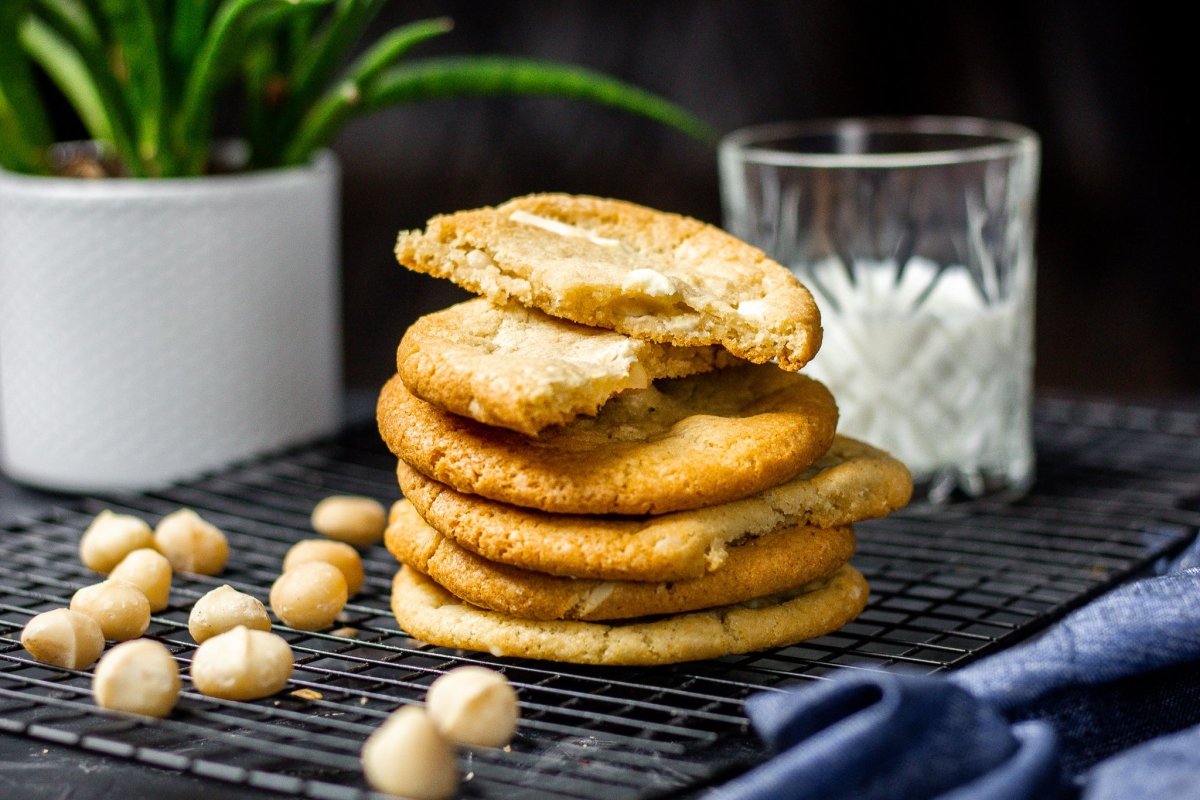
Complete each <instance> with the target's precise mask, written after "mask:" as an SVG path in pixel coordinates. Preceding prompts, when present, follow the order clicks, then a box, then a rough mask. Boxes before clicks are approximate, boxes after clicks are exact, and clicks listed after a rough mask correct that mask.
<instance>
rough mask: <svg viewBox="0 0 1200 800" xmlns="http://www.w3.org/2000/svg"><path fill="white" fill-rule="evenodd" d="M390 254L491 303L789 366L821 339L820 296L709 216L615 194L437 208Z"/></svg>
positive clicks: (546, 196)
mask: <svg viewBox="0 0 1200 800" xmlns="http://www.w3.org/2000/svg"><path fill="white" fill-rule="evenodd" d="M396 257H397V259H398V260H399V261H400V263H401V264H403V265H404V266H406V267H409V268H410V269H414V270H416V271H418V272H425V273H429V274H430V275H434V276H437V277H439V278H449V279H450V280H452V281H454V282H455V283H458V284H459V285H461V286H463V287H465V288H466V289H468V290H470V291H472V292H475V293H476V294H481V295H483V296H485V297H488V298H490V299H491V300H492V301H494V302H496V303H501V302H504V301H505V300H509V299H512V300H516V301H517V302H519V303H521V304H523V305H526V306H530V307H533V308H539V309H541V310H542V311H545V312H546V313H547V314H550V315H551V316H554V317H560V318H562V319H569V320H572V321H573V322H578V323H580V324H583V325H593V326H596V327H600V328H611V329H613V330H617V331H620V332H621V333H625V334H628V335H630V336H634V337H636V338H639V339H650V340H652V341H656V342H666V343H669V344H676V345H690V346H695V345H713V344H719V345H722V346H723V347H725V348H726V349H727V350H729V351H730V352H731V353H733V354H734V355H736V356H740V357H742V358H745V359H749V360H750V361H754V362H756V363H762V362H765V361H771V360H776V361H778V363H779V364H780V366H782V367H783V368H784V369H788V370H798V369H800V368H801V367H803V366H804V365H805V364H806V363H807V362H808V361H809V360H810V359H811V358H812V357H813V355H815V354H816V352H817V348H818V347H820V343H821V318H820V314H819V312H818V311H817V306H816V303H814V302H813V298H812V295H811V294H809V291H808V290H807V289H806V288H805V287H804V286H803V285H801V284H800V282H799V281H798V280H796V277H795V276H794V275H792V273H791V272H790V271H788V270H787V269H786V268H785V267H783V266H781V265H780V264H777V263H775V262H774V261H772V260H771V259H770V258H768V257H767V256H766V254H765V253H763V252H762V251H761V250H759V249H758V248H756V247H752V246H751V245H748V244H746V243H745V242H742V241H740V240H738V239H735V238H734V237H732V236H730V235H729V234H727V233H725V232H724V231H722V230H720V229H719V228H716V227H713V226H712V225H707V224H705V223H703V222H700V221H699V220H695V219H690V218H688V217H682V216H679V215H677V214H669V213H666V212H662V211H655V210H653V209H650V208H645V207H644V206H639V205H634V204H633V203H627V202H624V201H620V200H610V199H605V198H599V197H587V196H572V195H564V194H542V195H530V196H528V197H520V198H517V199H515V200H510V201H509V202H507V203H504V204H503V205H501V206H498V207H496V208H481V209H476V210H472V211H460V212H458V213H456V214H448V215H443V216H438V217H434V218H433V219H431V220H430V221H429V223H428V225H427V226H426V228H425V231H424V232H420V231H403V232H401V233H400V235H399V238H398V240H397V242H396Z"/></svg>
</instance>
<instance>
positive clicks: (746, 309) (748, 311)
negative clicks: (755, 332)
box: [737, 300, 767, 322]
mask: <svg viewBox="0 0 1200 800" xmlns="http://www.w3.org/2000/svg"><path fill="white" fill-rule="evenodd" d="M737 313H738V316H740V317H745V318H746V319H750V320H754V321H755V322H762V321H764V320H765V319H766V318H767V301H766V300H744V301H742V302H741V303H738V307H737Z"/></svg>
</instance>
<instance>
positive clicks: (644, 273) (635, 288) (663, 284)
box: [621, 269, 679, 298]
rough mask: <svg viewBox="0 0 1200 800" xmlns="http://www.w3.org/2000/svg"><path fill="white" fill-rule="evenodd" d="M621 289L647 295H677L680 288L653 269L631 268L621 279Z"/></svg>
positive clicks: (662, 296) (665, 296)
mask: <svg viewBox="0 0 1200 800" xmlns="http://www.w3.org/2000/svg"><path fill="white" fill-rule="evenodd" d="M621 291H624V292H630V293H634V294H642V295H645V296H646V297H660V298H668V297H676V296H678V294H679V290H678V289H677V288H676V287H675V283H674V282H673V281H672V280H671V279H670V278H669V277H668V276H666V275H664V274H662V273H661V272H659V271H658V270H653V269H631V270H629V272H627V273H625V278H624V280H622V281H621Z"/></svg>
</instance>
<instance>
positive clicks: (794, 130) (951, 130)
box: [718, 116, 1038, 169]
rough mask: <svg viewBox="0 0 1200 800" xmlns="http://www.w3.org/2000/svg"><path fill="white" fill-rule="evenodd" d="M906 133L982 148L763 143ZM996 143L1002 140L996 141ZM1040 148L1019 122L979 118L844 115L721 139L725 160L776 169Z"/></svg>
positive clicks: (966, 157)
mask: <svg viewBox="0 0 1200 800" xmlns="http://www.w3.org/2000/svg"><path fill="white" fill-rule="evenodd" d="M880 133H907V134H916V135H922V134H925V135H929V136H946V135H951V136H963V137H967V138H970V137H976V138H979V139H980V140H985V139H986V140H987V141H981V142H980V143H979V144H966V145H963V146H962V147H949V148H940V149H935V150H926V151H912V150H908V151H902V150H897V151H895V152H876V153H810V152H803V151H800V150H785V149H780V148H775V147H770V146H765V145H762V144H761V143H762V142H766V141H772V140H777V139H786V138H791V137H796V136H803V135H827V136H860V137H861V136H865V135H869V134H880ZM997 139H999V140H1001V141H996V140H997ZM1037 148H1038V135H1037V134H1036V133H1034V132H1033V130H1031V129H1030V128H1027V127H1025V126H1024V125H1019V124H1017V123H1015V122H1006V121H1003V120H991V119H984V118H980V117H949V116H916V117H842V118H833V117H830V118H822V119H813V120H795V121H784V122H768V123H765V124H762V125H751V126H748V127H745V128H738V129H737V130H734V131H731V132H730V133H727V134H725V135H724V136H722V137H721V141H720V144H719V145H718V151H719V153H720V154H721V156H722V157H728V158H738V159H740V160H742V161H745V162H750V163H754V164H763V165H768V166H777V167H824V168H832V169H855V168H870V167H889V168H896V167H933V166H947V165H953V164H964V163H970V162H979V161H993V160H999V159H1006V158H1012V157H1013V156H1015V155H1017V154H1018V153H1021V152H1027V151H1029V150H1033V151H1035V152H1036V150H1037Z"/></svg>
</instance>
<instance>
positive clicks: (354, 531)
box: [312, 495, 387, 547]
mask: <svg viewBox="0 0 1200 800" xmlns="http://www.w3.org/2000/svg"><path fill="white" fill-rule="evenodd" d="M312 526H313V530H315V531H316V532H317V533H320V534H322V535H324V536H328V537H329V538H330V539H337V540H338V541H339V542H346V543H348V544H352V545H354V546H355V547H367V546H369V545H372V544H375V543H376V542H378V541H379V540H380V539H382V538H383V529H384V528H385V527H387V511H385V510H384V508H383V505H382V504H381V503H379V501H377V500H373V499H372V498H370V497H357V496H354V495H334V496H332V497H326V498H325V499H324V500H322V501H321V502H319V503H317V505H316V508H314V509H313V512H312Z"/></svg>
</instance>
